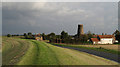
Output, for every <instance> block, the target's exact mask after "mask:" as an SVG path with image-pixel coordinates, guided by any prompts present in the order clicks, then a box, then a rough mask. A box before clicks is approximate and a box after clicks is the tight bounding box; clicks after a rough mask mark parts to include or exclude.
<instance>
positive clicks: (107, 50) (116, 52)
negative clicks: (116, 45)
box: [53, 44, 120, 55]
mask: <svg viewBox="0 0 120 67" xmlns="http://www.w3.org/2000/svg"><path fill="white" fill-rule="evenodd" d="M53 45H58V46H63V47H64V46H65V47H75V48H84V49H90V50H96V51H103V52H108V53H113V54H118V55H120V51H118V50H113V49H107V48H103V47H89V46H87V45H86V46H87V47H86V46H84V45H83V46H80V45H65V44H53ZM96 46H97V45H96Z"/></svg>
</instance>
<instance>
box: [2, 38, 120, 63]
mask: <svg viewBox="0 0 120 67" xmlns="http://www.w3.org/2000/svg"><path fill="white" fill-rule="evenodd" d="M13 45H14V48H13ZM23 48H24V49H23ZM16 51H17V52H16ZM21 52H24V54H23V55H22V56H19V55H20V54H21ZM3 56H4V57H3V65H117V64H118V63H117V62H114V61H111V60H107V59H104V58H102V57H98V56H95V55H91V54H87V53H84V52H79V51H76V50H72V49H66V48H61V47H57V46H54V45H51V44H48V43H46V42H43V41H36V40H26V39H19V38H7V37H6V38H3ZM16 56H18V57H17V58H14V57H16ZM6 58H7V59H6ZM9 58H10V59H9ZM11 60H13V61H16V60H17V61H16V62H15V63H11Z"/></svg>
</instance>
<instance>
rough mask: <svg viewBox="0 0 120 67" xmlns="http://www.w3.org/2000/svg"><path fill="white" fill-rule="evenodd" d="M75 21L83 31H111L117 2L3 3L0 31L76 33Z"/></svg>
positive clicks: (116, 11) (115, 23)
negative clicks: (0, 27) (81, 25)
mask: <svg viewBox="0 0 120 67" xmlns="http://www.w3.org/2000/svg"><path fill="white" fill-rule="evenodd" d="M78 24H83V27H84V32H85V33H87V32H88V31H91V32H92V33H96V34H101V33H107V34H112V33H113V32H114V31H115V30H116V29H118V3H117V2H4V3H2V33H3V34H8V33H10V34H22V33H25V32H32V33H45V34H48V33H51V32H54V33H56V34H60V33H61V31H62V30H64V31H66V32H68V33H69V34H70V35H75V34H76V33H77V27H78Z"/></svg>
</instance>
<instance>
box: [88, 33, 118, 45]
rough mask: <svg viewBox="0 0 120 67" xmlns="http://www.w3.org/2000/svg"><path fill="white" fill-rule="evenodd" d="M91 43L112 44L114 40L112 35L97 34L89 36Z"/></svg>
mask: <svg viewBox="0 0 120 67" xmlns="http://www.w3.org/2000/svg"><path fill="white" fill-rule="evenodd" d="M90 41H91V42H92V43H93V44H113V43H114V42H116V40H115V36H114V35H97V38H91V39H90Z"/></svg>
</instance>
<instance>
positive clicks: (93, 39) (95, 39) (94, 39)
mask: <svg viewBox="0 0 120 67" xmlns="http://www.w3.org/2000/svg"><path fill="white" fill-rule="evenodd" d="M91 40H92V41H96V42H98V41H99V40H98V39H97V38H91Z"/></svg>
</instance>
